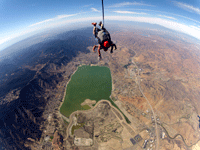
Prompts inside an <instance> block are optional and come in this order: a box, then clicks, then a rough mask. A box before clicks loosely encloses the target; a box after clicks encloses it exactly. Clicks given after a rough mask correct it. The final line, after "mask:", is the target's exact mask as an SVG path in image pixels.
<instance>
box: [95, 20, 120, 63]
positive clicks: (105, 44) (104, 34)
mask: <svg viewBox="0 0 200 150" xmlns="http://www.w3.org/2000/svg"><path fill="white" fill-rule="evenodd" d="M96 24H97V23H96V22H95V23H92V25H93V26H94V29H93V34H94V36H95V38H97V39H98V43H99V45H95V46H94V47H93V52H95V48H96V47H98V53H99V60H101V59H102V57H101V53H100V50H101V49H103V50H104V51H107V50H108V48H109V47H111V50H110V53H113V46H114V47H115V50H116V49H117V47H116V45H115V44H114V43H113V42H112V41H111V37H110V33H109V32H108V31H107V30H106V29H105V28H104V26H103V24H102V22H100V23H99V26H100V27H101V29H99V28H97V27H96Z"/></svg>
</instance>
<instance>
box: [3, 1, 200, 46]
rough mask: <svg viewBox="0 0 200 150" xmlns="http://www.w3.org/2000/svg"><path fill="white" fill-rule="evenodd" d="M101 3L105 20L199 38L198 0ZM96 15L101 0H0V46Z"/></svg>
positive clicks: (96, 17)
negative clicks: (155, 26) (148, 25)
mask: <svg viewBox="0 0 200 150" xmlns="http://www.w3.org/2000/svg"><path fill="white" fill-rule="evenodd" d="M104 7H105V19H107V20H130V21H139V22H147V23H155V24H159V25H162V26H165V27H167V28H170V29H174V30H177V31H181V32H184V33H186V34H189V35H192V36H194V37H196V38H198V39H200V1H199V0H190V1H188V0H187V1H186V0H182V1H179V0H177V1H171V0H163V1H160V0H151V1H149V0H143V1H138V0H136V1H132V0H125V1H121V0H104ZM100 19H101V0H95V1H94V0H84V1H83V0H59V1H58V0H0V50H1V49H2V48H5V46H8V45H9V44H13V43H12V42H11V41H12V40H13V39H20V38H19V37H23V38H25V37H27V36H28V35H31V33H36V32H39V31H42V30H44V29H46V28H50V27H56V26H58V25H65V24H66V25H67V24H68V23H70V22H79V21H84V20H91V21H92V20H94V21H99V20H100ZM15 41H16V40H15Z"/></svg>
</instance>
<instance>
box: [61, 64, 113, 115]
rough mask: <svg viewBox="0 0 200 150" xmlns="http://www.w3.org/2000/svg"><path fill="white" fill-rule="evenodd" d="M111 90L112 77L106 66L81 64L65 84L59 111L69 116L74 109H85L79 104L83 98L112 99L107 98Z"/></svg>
mask: <svg viewBox="0 0 200 150" xmlns="http://www.w3.org/2000/svg"><path fill="white" fill-rule="evenodd" d="M111 91H112V79H111V73H110V69H109V68H108V67H100V66H87V65H84V66H81V67H79V68H78V69H77V71H76V72H75V73H74V75H73V76H72V77H71V80H70V82H69V83H68V85H67V90H66V96H65V100H64V103H63V105H62V106H61V108H60V112H61V113H62V114H63V115H65V116H66V117H69V116H70V114H71V113H72V112H74V111H76V110H84V108H86V109H87V107H82V106H81V103H82V102H84V100H85V99H91V100H96V101H97V102H98V101H99V100H101V99H106V100H109V101H112V100H111V99H110V98H109V97H110V95H111ZM112 103H113V102H112ZM88 107H89V106H88Z"/></svg>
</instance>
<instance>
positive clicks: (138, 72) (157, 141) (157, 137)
mask: <svg viewBox="0 0 200 150" xmlns="http://www.w3.org/2000/svg"><path fill="white" fill-rule="evenodd" d="M132 63H133V64H134V65H135V66H136V67H137V74H136V75H137V76H136V81H137V82H136V83H137V85H138V87H139V90H140V92H141V93H142V95H143V97H144V98H145V99H146V101H147V103H148V104H149V106H150V108H151V111H152V113H153V118H154V121H155V131H156V150H159V135H158V125H157V121H156V113H155V112H154V110H153V107H152V106H151V104H150V102H149V100H148V98H147V97H146V96H145V94H144V92H143V90H142V88H141V86H140V81H141V79H140V71H139V68H138V66H137V65H136V63H135V62H134V60H133V59H132Z"/></svg>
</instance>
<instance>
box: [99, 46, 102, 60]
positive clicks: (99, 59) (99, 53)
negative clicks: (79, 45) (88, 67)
mask: <svg viewBox="0 0 200 150" xmlns="http://www.w3.org/2000/svg"><path fill="white" fill-rule="evenodd" d="M100 49H101V45H99V46H98V53H99V60H101V59H102V57H101V53H100Z"/></svg>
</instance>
